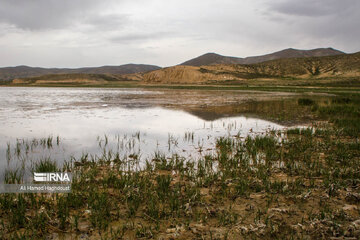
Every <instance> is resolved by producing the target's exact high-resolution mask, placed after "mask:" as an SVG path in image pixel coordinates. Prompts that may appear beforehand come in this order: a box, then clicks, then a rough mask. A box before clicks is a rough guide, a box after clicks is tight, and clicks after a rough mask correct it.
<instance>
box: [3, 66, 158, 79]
mask: <svg viewBox="0 0 360 240" xmlns="http://www.w3.org/2000/svg"><path fill="white" fill-rule="evenodd" d="M158 69H160V67H158V66H154V65H144V64H125V65H120V66H103V67H89V68H76V69H70V68H37V67H28V66H17V67H5V68H0V81H1V80H3V81H10V80H12V79H15V78H29V77H36V76H42V75H48V74H76V73H87V74H133V73H140V72H149V71H153V70H158Z"/></svg>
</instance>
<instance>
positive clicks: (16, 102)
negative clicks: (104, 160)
mask: <svg viewBox="0 0 360 240" xmlns="http://www.w3.org/2000/svg"><path fill="white" fill-rule="evenodd" d="M0 94H1V95H0V156H1V162H0V168H2V169H4V168H5V167H7V166H8V165H9V166H10V167H15V166H16V165H17V164H22V160H23V159H26V161H27V162H30V163H31V162H32V161H37V160H39V159H42V158H47V157H50V158H52V159H56V160H57V161H58V162H62V161H64V160H68V159H69V158H70V157H72V156H73V157H75V158H80V157H81V155H82V154H84V153H89V154H90V155H101V154H103V152H104V151H110V150H111V151H113V152H117V151H118V152H120V154H124V155H126V154H127V155H129V154H133V155H137V156H139V157H140V158H141V159H146V158H149V157H151V156H152V155H153V154H154V153H155V152H156V151H159V152H162V153H165V154H173V153H178V154H180V155H182V156H185V157H193V158H196V157H199V156H200V155H203V154H207V153H211V152H212V151H214V147H215V146H214V145H213V144H214V143H215V139H216V138H217V137H220V136H224V135H233V136H234V135H237V136H238V137H245V136H247V135H248V134H259V133H264V132H265V131H270V130H280V129H282V128H283V126H282V125H280V124H277V123H274V122H270V121H266V120H262V119H258V118H255V117H245V116H232V117H229V116H228V117H226V113H225V115H221V114H223V113H221V114H220V115H216V114H218V113H217V111H216V109H218V110H219V109H223V110H224V109H226V108H225V107H221V106H220V107H219V106H215V107H216V109H213V110H211V109H212V106H211V107H210V108H206V107H204V106H202V107H201V106H200V107H199V105H197V104H195V103H196V101H195V100H193V101H192V102H191V101H190V100H189V97H188V96H189V95H187V94H188V93H186V94H185V96H186V101H189V102H191V105H190V106H188V105H181V107H179V108H180V109H183V110H179V108H176V107H174V106H175V104H173V105H171V106H170V107H171V108H168V107H163V105H162V104H159V103H160V100H161V101H164V98H163V97H164V96H163V95H164V92H161V91H145V90H139V89H130V90H129V89H66V88H64V89H62V88H0ZM166 94H168V93H166ZM201 94H205V93H201ZM206 94H207V95H206V96H207V97H206V101H205V102H206V103H207V104H209V103H210V102H211V101H210V99H211V96H214V99H215V100H216V99H217V97H218V95H217V94H216V93H214V92H212V93H206ZM232 94H233V97H232V95H229V96H226V97H223V99H225V100H224V101H226V99H227V98H230V99H231V101H233V99H234V96H236V97H238V98H239V99H240V98H244V97H246V96H245V95H244V94H243V95H241V96H240V95H239V94H238V93H236V94H237V95H236V94H235V95H234V93H232ZM167 98H169V99H170V100H171V99H172V98H170V96H169V95H168V96H167ZM194 98H195V99H197V98H198V96H197V95H195V96H194ZM159 99H160V100H159ZM170 100H169V101H170ZM215 100H214V101H215ZM177 101H178V100H177ZM184 101H185V100H184ZM229 101H230V100H229ZM216 103H217V102H216V101H215V102H214V105H216ZM177 104H179V103H177ZM165 105H166V106H169V102H167V103H165ZM130 106H131V107H130ZM175 108H176V109H175ZM201 109H202V110H203V111H200V110H201ZM234 109H235V110H236V111H239V109H237V108H234ZM236 111H235V113H236ZM239 112H240V111H239ZM204 114H205V115H206V116H204ZM238 115H239V114H238ZM211 116H217V117H216V118H214V117H211ZM219 117H221V118H219ZM49 136H50V137H52V146H51V147H48V146H47V144H35V145H32V143H33V141H41V139H47V137H49ZM57 137H59V140H58V139H57ZM17 139H18V140H17ZM34 139H35V140H34ZM105 141H106V142H107V144H106V148H105V149H104V142H105ZM19 144H20V145H21V146H20V148H21V151H20V153H19V154H18V147H19ZM9 149H10V150H9ZM9 151H10V153H11V155H13V156H12V158H11V159H9V158H8V152H9ZM19 160H20V161H19Z"/></svg>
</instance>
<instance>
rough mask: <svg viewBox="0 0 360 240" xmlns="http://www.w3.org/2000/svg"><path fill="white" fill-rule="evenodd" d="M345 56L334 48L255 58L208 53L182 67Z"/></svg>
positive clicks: (284, 52) (285, 51) (284, 51)
mask: <svg viewBox="0 0 360 240" xmlns="http://www.w3.org/2000/svg"><path fill="white" fill-rule="evenodd" d="M340 54H344V52H341V51H339V50H336V49H333V48H317V49H312V50H298V49H293V48H288V49H284V50H282V51H278V52H274V53H270V54H266V55H262V56H254V57H246V58H238V57H228V56H222V55H219V54H216V53H206V54H204V55H202V56H199V57H197V58H194V59H191V60H189V61H186V62H184V63H182V64H180V65H185V66H195V67H199V66H204V65H213V64H253V63H261V62H266V61H270V60H276V59H281V58H303V57H324V56H334V55H340Z"/></svg>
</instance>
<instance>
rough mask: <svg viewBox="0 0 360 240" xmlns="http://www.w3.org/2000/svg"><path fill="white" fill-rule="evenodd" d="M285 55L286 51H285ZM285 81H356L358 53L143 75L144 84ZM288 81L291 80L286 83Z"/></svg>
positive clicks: (182, 68)
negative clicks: (257, 80)
mask: <svg viewBox="0 0 360 240" xmlns="http://www.w3.org/2000/svg"><path fill="white" fill-rule="evenodd" d="M285 53H286V52H285ZM284 78H289V79H293V80H294V81H292V82H295V80H301V81H304V82H306V81H308V82H311V81H309V80H310V79H312V80H316V79H335V80H336V81H340V80H341V79H345V80H346V79H353V80H354V81H356V82H359V80H360V52H358V53H354V54H338V55H335V56H324V57H301V58H281V59H276V60H271V61H266V62H261V63H255V64H216V65H214V64H212V65H202V66H201V67H199V66H182V65H178V66H173V67H168V68H163V69H160V70H156V71H152V72H148V73H146V74H144V75H143V81H144V82H146V83H161V84H164V83H165V84H199V83H200V84H207V83H221V82H222V83H226V82H238V83H245V82H247V83H249V82H250V83H251V81H246V80H254V79H259V80H264V81H268V83H270V82H271V81H270V80H279V84H284V83H285V82H283V83H282V82H281V79H284ZM252 82H253V81H252ZM290 82H291V81H290Z"/></svg>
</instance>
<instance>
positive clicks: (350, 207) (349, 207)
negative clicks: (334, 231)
mask: <svg viewBox="0 0 360 240" xmlns="http://www.w3.org/2000/svg"><path fill="white" fill-rule="evenodd" d="M342 209H343V210H344V211H353V210H357V209H358V207H357V206H356V205H349V204H345V206H343V208H342Z"/></svg>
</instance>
